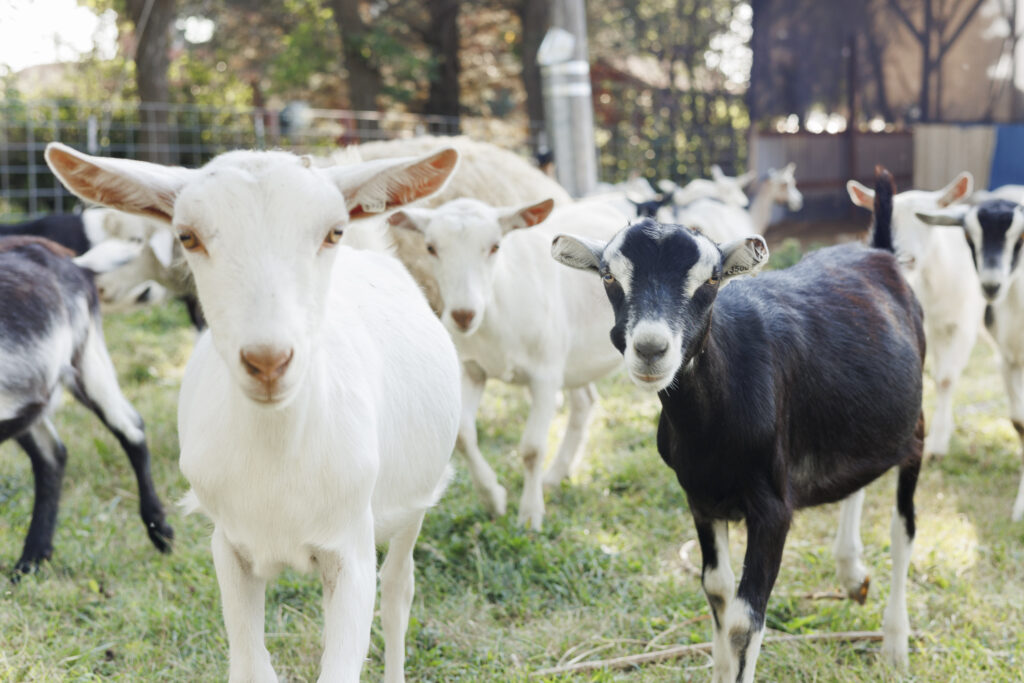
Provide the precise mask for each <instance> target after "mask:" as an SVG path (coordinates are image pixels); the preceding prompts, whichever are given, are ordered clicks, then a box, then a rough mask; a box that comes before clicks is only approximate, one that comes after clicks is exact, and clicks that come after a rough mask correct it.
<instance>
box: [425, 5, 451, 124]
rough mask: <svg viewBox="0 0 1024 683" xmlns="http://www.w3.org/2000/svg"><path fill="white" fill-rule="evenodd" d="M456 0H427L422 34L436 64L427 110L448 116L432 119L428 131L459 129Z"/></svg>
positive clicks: (436, 114) (434, 113)
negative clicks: (426, 19)
mask: <svg viewBox="0 0 1024 683" xmlns="http://www.w3.org/2000/svg"><path fill="white" fill-rule="evenodd" d="M459 4H460V3H459V0H428V2H427V12H428V13H429V15H430V27H429V29H428V31H427V34H426V35H425V36H424V38H425V41H426V43H427V45H428V46H429V47H430V52H431V54H432V55H433V57H434V60H435V62H436V64H437V69H436V71H434V73H433V75H432V76H431V79H430V93H429V95H428V97H427V106H426V113H427V114H433V115H435V116H445V117H449V120H448V121H444V122H438V123H431V124H430V126H429V128H430V130H431V132H434V133H441V134H448V135H451V134H454V133H458V132H459V72H460V68H459Z"/></svg>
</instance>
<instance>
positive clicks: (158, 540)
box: [146, 520, 174, 553]
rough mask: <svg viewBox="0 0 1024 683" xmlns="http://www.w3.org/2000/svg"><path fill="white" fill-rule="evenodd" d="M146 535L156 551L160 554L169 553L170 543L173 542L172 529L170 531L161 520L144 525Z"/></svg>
mask: <svg viewBox="0 0 1024 683" xmlns="http://www.w3.org/2000/svg"><path fill="white" fill-rule="evenodd" d="M146 533H148V534H149V540H150V541H152V542H153V545H154V546H156V549H157V550H159V551H160V552H162V553H169V552H171V545H172V541H174V529H172V528H171V527H170V526H169V525H168V524H167V523H166V522H164V521H163V520H159V521H155V522H148V523H147V524H146Z"/></svg>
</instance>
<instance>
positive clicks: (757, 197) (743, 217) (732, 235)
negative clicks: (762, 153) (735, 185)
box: [675, 164, 803, 242]
mask: <svg viewBox="0 0 1024 683" xmlns="http://www.w3.org/2000/svg"><path fill="white" fill-rule="evenodd" d="M795 170H796V167H795V166H794V165H793V164H789V165H787V166H786V167H785V168H783V169H782V170H781V171H777V170H775V169H772V170H769V171H768V178H767V179H765V180H764V181H763V182H761V184H760V186H759V187H758V189H757V191H756V192H755V193H754V199H753V200H752V201H751V203H750V208H749V209H744V208H743V207H741V206H736V205H735V204H729V203H723V202H721V201H714V200H712V199H698V200H696V201H694V202H692V203H690V204H689V205H688V206H686V207H683V208H681V209H680V210H679V211H678V212H677V214H676V219H675V222H677V223H679V224H680V225H686V226H688V227H691V228H698V229H700V230H701V231H702V232H704V233H705V234H707V235H709V236H710V237H711V238H712V239H713V240H715V241H716V242H728V241H731V240H735V239H739V238H740V237H743V236H745V235H763V234H764V232H765V230H767V229H768V225H769V224H770V223H771V213H772V207H773V206H774V205H775V204H785V205H786V206H787V207H788V208H789V210H790V211H799V210H800V209H801V208H802V207H803V195H801V194H800V191H799V190H797V187H796V177H795V175H794V171H795Z"/></svg>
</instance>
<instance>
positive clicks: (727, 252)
mask: <svg viewBox="0 0 1024 683" xmlns="http://www.w3.org/2000/svg"><path fill="white" fill-rule="evenodd" d="M719 248H720V249H721V251H722V278H724V279H726V280H728V279H729V278H732V277H736V276H737V275H750V274H752V273H756V272H757V271H759V270H760V269H761V267H762V266H764V264H765V263H767V262H768V244H767V243H766V242H765V241H764V238H763V237H761V236H760V235H751V236H750V237H744V238H741V239H738V240H733V241H732V242H726V243H725V244H723V245H721V246H720V247H719Z"/></svg>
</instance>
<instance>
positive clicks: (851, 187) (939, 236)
mask: <svg viewBox="0 0 1024 683" xmlns="http://www.w3.org/2000/svg"><path fill="white" fill-rule="evenodd" d="M973 186H974V178H973V176H972V175H971V174H970V173H967V172H964V173H961V174H960V175H958V176H957V177H956V178H954V179H953V181H952V182H950V183H949V185H946V186H945V187H944V188H942V189H941V190H934V191H927V190H907V191H905V192H900V193H899V194H897V195H896V196H895V197H893V202H892V204H893V207H892V232H893V241H894V242H895V245H896V253H897V254H898V255H899V256H900V260H901V263H902V264H903V274H904V275H905V276H906V278H907V282H909V283H910V286H911V287H913V288H914V294H916V295H917V298H918V301H920V302H921V307H922V308H923V309H924V329H925V337H926V338H927V340H928V356H929V357H930V363H929V368H930V373H931V375H932V378H933V379H934V380H935V410H934V412H933V413H932V419H931V420H929V421H928V423H927V424H928V438H927V439H925V442H924V452H925V455H926V456H928V455H931V456H938V457H941V456H944V455H945V454H946V453H947V452H948V451H949V440H950V438H951V437H952V436H953V428H954V421H953V389H954V387H955V386H956V382H957V380H958V379H959V378H960V375H961V373H963V371H964V368H965V367H966V366H967V360H968V359H969V358H970V355H971V349H973V348H974V341H975V339H977V337H978V330H979V329H980V328H981V324H982V318H983V316H984V311H985V302H984V299H983V297H982V296H981V286H980V284H979V283H978V274H977V272H976V271H975V269H974V265H973V262H972V259H971V253H970V249H968V247H967V244H966V243H965V242H964V240H963V238H962V237H961V236H960V235H959V234H957V233H956V231H954V230H933V229H931V227H929V226H928V225H925V224H924V223H922V222H921V220H920V219H919V218H918V217H917V216H916V215H915V212H921V211H924V212H929V211H937V210H939V209H943V208H945V207H948V206H950V205H952V204H955V203H957V202H960V201H962V200H964V199H966V198H967V197H970V196H971V189H972V187H973ZM846 189H847V192H848V193H849V195H850V199H851V201H853V203H854V204H856V205H857V206H860V207H862V208H865V209H868V210H872V209H873V207H874V201H875V191H874V190H872V189H871V188H869V187H866V186H864V185H862V184H861V183H859V182H857V181H856V180H850V181H848V182H847V183H846Z"/></svg>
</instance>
